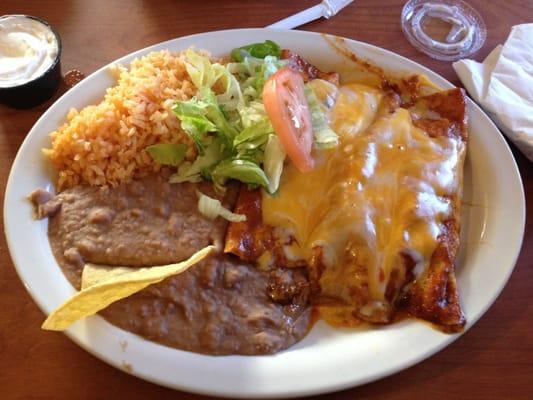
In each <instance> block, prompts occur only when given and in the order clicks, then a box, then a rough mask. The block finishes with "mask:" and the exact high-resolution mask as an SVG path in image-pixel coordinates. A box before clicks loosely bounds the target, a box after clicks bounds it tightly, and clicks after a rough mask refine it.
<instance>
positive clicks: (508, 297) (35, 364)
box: [0, 0, 533, 400]
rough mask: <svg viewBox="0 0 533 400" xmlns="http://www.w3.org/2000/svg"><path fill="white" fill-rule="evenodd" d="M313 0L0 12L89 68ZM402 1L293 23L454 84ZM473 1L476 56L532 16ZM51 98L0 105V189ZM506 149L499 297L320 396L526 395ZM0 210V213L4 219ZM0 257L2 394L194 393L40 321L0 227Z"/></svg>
mask: <svg viewBox="0 0 533 400" xmlns="http://www.w3.org/2000/svg"><path fill="white" fill-rule="evenodd" d="M316 2H317V0H313V1H287V0H277V1H270V2H264V1H246V2H244V1H225V2H222V1H217V0H213V1H194V2H191V1H187V2H185V1H182V2H178V1H170V0H157V1H155V0H154V1H140V0H139V1H126V0H122V1H118V0H113V1H106V0H92V1H83V0H70V1H68V0H65V1H58V0H54V1H53V0H47V1H36V0H34V1H21V0H1V1H0V15H3V14H17V13H24V14H30V15H35V16H38V17H41V18H44V19H46V20H48V21H49V22H50V23H51V24H52V25H53V26H55V28H56V29H57V30H58V31H59V33H60V35H61V37H62V39H63V57H62V62H63V69H64V71H67V70H69V69H72V68H77V69H79V70H81V71H83V72H84V73H85V74H89V73H91V72H93V71H94V70H96V69H97V68H100V67H101V66H103V65H105V64H107V63H109V62H111V61H113V60H114V59H116V58H118V57H121V56H123V55H125V54H128V53H130V52H132V51H134V50H138V49H140V48H143V47H145V46H148V45H151V44H154V43H157V42H161V41H164V40H168V39H172V38H176V37H180V36H184V35H189V34H192V33H197V32H205V31H211V30H218V29H228V28H239V27H261V26H265V25H268V24H270V23H272V22H274V21H277V20H279V19H281V18H283V17H285V16H288V15H289V14H292V13H294V12H296V11H299V10H301V9H303V8H306V7H308V6H311V5H313V4H314V3H316ZM403 3H404V1H402V0H380V1H376V0H356V1H355V2H354V4H352V5H351V6H349V7H348V8H346V9H345V10H343V11H342V12H341V13H340V14H339V15H338V16H336V17H334V18H333V19H331V20H329V21H328V20H320V21H316V22H313V23H310V24H308V25H306V26H304V27H302V28H301V29H305V30H310V31H317V32H326V33H332V34H336V35H341V36H345V37H348V38H352V39H356V40H360V41H363V42H368V43H371V44H374V45H377V46H380V47H383V48H386V49H388V50H392V51H393V52H396V53H399V54H401V55H404V56H406V57H408V58H411V59H413V60H415V61H417V62H419V63H421V64H423V65H425V66H427V67H429V68H431V69H433V70H434V71H436V72H438V73H439V74H441V75H443V76H444V77H445V78H447V79H449V80H450V81H452V82H453V83H456V84H458V80H457V77H456V75H455V73H454V71H453V69H452V67H451V64H450V63H448V62H440V61H435V60H432V59H431V58H429V57H427V56H426V55H424V54H421V53H419V52H417V51H416V50H415V49H414V48H413V47H411V45H410V44H409V43H408V42H407V40H406V39H405V38H404V37H403V35H402V32H401V29H400V13H401V9H402V6H403ZM471 3H472V4H473V6H474V7H475V8H476V9H477V10H478V11H479V12H480V13H481V15H482V16H483V18H484V19H485V22H486V24H487V31H488V35H487V41H486V43H485V45H484V46H483V48H482V49H481V50H480V51H479V52H478V53H477V54H476V55H475V57H474V58H475V59H476V60H482V59H483V58H484V57H485V56H486V55H487V54H488V53H489V52H490V50H492V49H493V48H494V47H495V46H496V45H497V44H500V43H503V42H504V41H505V39H506V37H507V35H508V34H509V31H510V28H511V26H513V25H516V24H520V23H525V22H531V21H532V20H533V2H532V1H531V0H508V1H505V2H503V1H484V0H475V1H471ZM51 103H52V101H50V102H47V103H46V104H43V105H41V106H39V107H36V108H34V109H30V110H25V111H20V110H13V109H10V108H7V107H4V106H0V183H1V188H0V192H1V193H2V196H3V193H4V191H5V185H6V182H7V177H8V174H9V170H10V168H11V164H12V162H13V159H14V158H15V155H16V153H17V150H18V148H19V146H20V144H21V143H22V141H23V140H24V137H25V136H26V134H27V132H28V131H29V130H30V128H31V127H32V125H33V124H34V123H35V121H36V120H37V119H38V118H39V117H40V116H41V114H42V113H43V112H44V111H45V110H46V109H47V108H48V107H49V106H50V105H51ZM511 148H512V150H513V153H514V154H515V157H516V160H517V162H518V165H519V168H520V172H521V175H522V179H523V182H524V187H525V193H526V201H527V202H528V206H527V207H528V213H527V214H528V217H527V221H526V231H525V237H524V243H523V246H522V252H521V254H520V257H519V259H518V262H517V265H516V268H515V270H514V273H513V275H512V276H511V279H510V281H509V283H508V284H507V286H506V288H505V289H504V291H503V293H502V294H501V295H500V297H499V298H498V300H497V301H496V302H495V303H494V305H493V306H492V307H491V309H490V310H489V311H488V312H487V313H486V314H485V315H484V316H483V318H482V319H481V320H480V321H479V322H478V323H477V324H476V325H475V326H474V327H473V328H472V329H470V330H469V331H468V332H467V333H466V334H465V335H463V336H462V337H461V338H459V339H458V340H457V341H456V342H455V343H454V344H453V345H451V346H450V347H448V348H446V349H445V350H443V351H441V352H440V353H438V354H436V355H435V356H433V357H431V358H430V359H428V360H426V361H424V362H422V363H420V364H418V365H416V366H414V367H412V368H409V369H407V370H406V371H403V372H400V373H398V374H396V375H393V376H391V377H388V378H385V379H382V380H380V381H378V382H374V383H370V384H367V385H365V386H362V387H359V388H355V389H351V390H346V391H344V392H339V393H336V394H334V395H330V396H327V398H331V399H353V398H357V399H409V400H412V399H416V398H422V397H424V398H426V397H427V398H429V399H432V400H438V399H450V398H451V399H458V398H468V399H480V400H481V399H482V400H487V399H500V398H501V399H531V398H533V164H532V163H530V162H529V161H528V160H527V159H526V158H525V157H524V156H522V155H521V153H520V152H519V151H517V149H516V148H515V147H514V146H512V145H511ZM2 209H3V207H2ZM0 221H2V222H0V223H3V218H2V219H0ZM28 246H31V244H28ZM0 263H1V267H0V310H1V311H0V398H2V399H30V398H31V399H93V398H94V399H109V398H113V397H116V396H117V395H118V396H120V397H121V398H127V399H130V400H133V399H150V398H158V399H161V400H162V399H171V398H172V399H175V398H180V399H201V398H203V397H201V396H196V395H192V394H186V393H179V392H175V391H172V390H169V389H165V388H162V387H159V386H156V385H154V384H151V383H148V382H144V381H142V380H140V379H138V378H135V377H133V376H130V375H128V374H126V373H124V372H122V371H120V370H118V369H114V368H112V367H110V366H108V365H107V364H105V363H104V362H102V361H100V360H98V359H96V358H95V357H93V356H91V355H90V354H89V353H87V352H85V351H84V350H82V349H81V348H80V347H78V346H76V345H75V344H74V343H73V342H71V341H70V340H69V339H68V338H67V337H66V336H64V335H62V334H59V333H51V332H44V331H42V330H40V328H39V327H40V325H41V323H42V321H43V317H44V316H43V314H42V312H41V311H40V310H39V309H38V308H37V306H36V305H35V303H34V302H33V301H32V300H31V298H30V296H29V294H28V293H27V292H26V290H25V289H24V287H23V285H22V284H21V282H20V280H19V279H18V276H17V274H16V272H15V269H14V268H13V264H12V261H11V258H10V256H9V253H8V250H7V246H6V242H5V238H4V237H3V236H2V239H1V242H0ZM36 267H37V266H36ZM481 284H482V282H481ZM323 398H326V396H324V397H323Z"/></svg>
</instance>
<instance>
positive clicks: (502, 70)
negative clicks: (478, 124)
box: [453, 24, 533, 161]
mask: <svg viewBox="0 0 533 400" xmlns="http://www.w3.org/2000/svg"><path fill="white" fill-rule="evenodd" d="M453 68H454V69H455V72H456V73H457V75H458V76H459V79H460V80H461V82H462V83H463V85H464V87H465V88H466V90H467V91H468V93H469V94H470V96H471V97H472V98H473V99H474V100H475V101H476V102H477V103H478V104H479V105H481V107H483V108H484V109H485V111H486V112H488V114H489V115H490V117H491V118H492V119H493V121H494V122H495V123H496V125H498V127H499V128H500V129H501V130H502V131H503V133H505V134H506V135H507V137H508V138H509V139H511V140H512V141H513V142H514V143H515V144H516V146H517V147H518V148H519V149H520V150H521V151H522V152H523V153H524V154H525V155H526V156H527V157H528V158H529V159H530V160H531V161H533V24H523V25H516V26H514V27H513V28H512V30H511V33H510V35H509V38H508V39H507V41H506V42H505V44H504V45H503V46H502V45H499V46H498V47H496V48H495V49H494V50H493V51H492V52H491V53H490V54H489V55H488V56H487V58H486V59H485V60H484V61H483V62H482V63H478V62H476V61H473V60H459V61H457V62H455V63H453Z"/></svg>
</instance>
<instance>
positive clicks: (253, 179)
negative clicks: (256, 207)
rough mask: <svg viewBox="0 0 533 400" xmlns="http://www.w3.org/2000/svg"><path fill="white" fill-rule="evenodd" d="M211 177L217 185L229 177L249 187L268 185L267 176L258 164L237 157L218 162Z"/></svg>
mask: <svg viewBox="0 0 533 400" xmlns="http://www.w3.org/2000/svg"><path fill="white" fill-rule="evenodd" d="M211 178H212V179H213V182H214V183H215V185H216V186H217V187H221V186H222V185H224V184H225V183H226V182H227V181H228V180H229V179H236V180H238V181H241V182H243V183H247V184H248V185H249V186H250V187H257V186H263V187H267V186H268V178H267V177H266V175H265V172H264V171H263V170H262V169H261V167H260V166H259V165H258V164H256V163H255V162H253V161H251V160H245V159H238V158H230V159H227V160H224V161H222V162H221V163H219V164H218V165H217V166H216V167H215V169H214V170H213V173H212V174H211Z"/></svg>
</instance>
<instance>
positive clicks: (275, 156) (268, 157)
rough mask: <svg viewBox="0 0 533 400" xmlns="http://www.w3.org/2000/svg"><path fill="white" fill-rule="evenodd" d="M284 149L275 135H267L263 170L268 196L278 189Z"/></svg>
mask: <svg viewBox="0 0 533 400" xmlns="http://www.w3.org/2000/svg"><path fill="white" fill-rule="evenodd" d="M285 155H286V153H285V149H284V148H283V145H282V144H281V142H280V141H279V139H278V136H277V135H269V136H268V141H267V144H266V146H265V157H264V160H263V168H264V170H265V175H266V176H267V178H268V186H267V190H268V192H269V193H270V194H272V193H275V192H276V191H277V190H278V187H279V180H280V178H281V173H282V172H283V163H284V161H285Z"/></svg>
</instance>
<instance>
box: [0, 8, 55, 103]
mask: <svg viewBox="0 0 533 400" xmlns="http://www.w3.org/2000/svg"><path fill="white" fill-rule="evenodd" d="M7 17H25V18H30V19H34V20H36V21H38V22H40V23H42V24H44V25H46V26H47V27H48V28H49V29H50V31H51V32H52V33H53V34H54V36H55V37H56V40H57V55H56V58H55V60H54V62H53V63H52V64H51V65H50V66H49V67H48V69H47V70H46V71H44V72H43V73H42V74H41V75H39V76H37V77H35V78H33V79H31V80H30V81H28V82H24V83H22V84H20V85H17V86H10V87H0V102H1V103H4V104H6V105H8V106H10V107H14V108H30V107H34V106H36V105H38V104H41V103H43V102H44V101H46V100H48V99H49V98H50V97H52V96H53V95H54V94H55V92H56V90H57V88H58V87H59V84H60V83H61V37H60V36H59V33H57V31H56V30H55V29H54V27H53V26H52V25H50V24H49V23H48V22H47V21H45V20H43V19H41V18H38V17H34V16H31V15H24V14H13V15H3V16H1V17H0V20H2V19H3V18H7Z"/></svg>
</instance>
